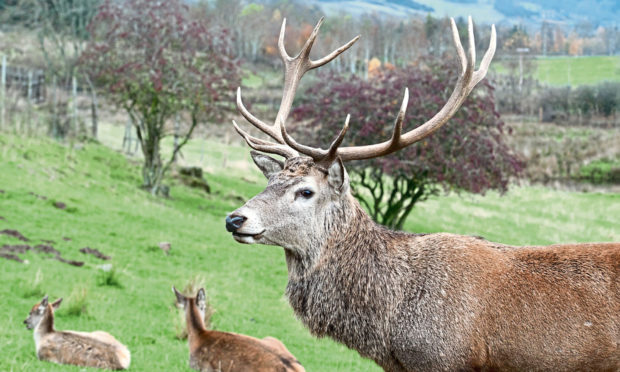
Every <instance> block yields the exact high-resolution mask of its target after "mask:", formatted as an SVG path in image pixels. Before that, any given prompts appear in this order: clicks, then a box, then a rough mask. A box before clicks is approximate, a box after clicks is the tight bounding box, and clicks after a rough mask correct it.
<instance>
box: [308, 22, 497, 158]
mask: <svg viewBox="0 0 620 372" xmlns="http://www.w3.org/2000/svg"><path fill="white" fill-rule="evenodd" d="M451 26H452V36H453V38H454V45H455V47H456V52H457V55H458V57H459V60H460V63H461V73H460V74H459V78H458V80H457V82H456V85H455V87H454V90H453V91H452V94H451V95H450V97H449V98H448V101H447V102H446V103H445V105H444V106H443V107H442V108H441V110H439V112H437V113H436V114H435V115H434V116H433V117H432V118H431V119H430V120H428V121H427V122H425V123H424V124H422V125H420V126H419V127H417V128H415V129H412V130H410V131H409V132H407V133H405V134H401V130H402V121H403V118H404V109H406V103H405V101H406V100H407V98H408V92H406V93H405V98H404V99H403V104H402V105H401V111H400V112H399V114H398V118H397V120H396V124H395V126H394V133H393V134H392V138H390V139H389V140H388V141H385V142H381V143H378V144H374V145H367V146H351V147H342V148H340V149H338V154H337V155H338V156H340V158H341V159H342V161H348V160H361V159H370V158H375V157H379V156H384V155H387V154H390V153H392V152H395V151H397V150H400V149H402V148H404V147H407V146H409V145H411V144H413V143H415V142H418V141H420V140H422V139H423V138H426V137H428V136H429V135H431V134H433V133H434V132H435V131H437V130H438V129H439V128H440V127H441V126H443V125H444V124H445V123H446V122H447V121H448V120H449V119H450V118H451V117H452V115H454V113H455V112H456V110H458V108H459V107H460V106H461V104H462V103H463V102H464V101H465V99H466V98H467V96H468V95H469V93H470V92H471V90H472V89H473V88H474V87H475V86H476V84H477V83H478V82H479V81H480V80H482V79H483V78H484V77H485V76H486V73H487V71H488V68H489V64H490V63H491V59H493V55H494V53H495V47H496V33H495V26H493V27H492V28H491V40H490V42H489V48H488V49H487V51H486V53H485V55H484V57H483V58H482V62H481V64H480V69H479V70H478V71H474V69H475V63H476V61H475V58H476V51H475V40H474V28H473V22H472V20H471V17H469V23H468V27H467V28H468V39H469V58H467V56H466V54H465V51H464V49H463V46H462V44H461V40H460V37H459V34H458V29H457V27H456V23H455V22H454V19H451ZM300 152H302V151H300Z"/></svg>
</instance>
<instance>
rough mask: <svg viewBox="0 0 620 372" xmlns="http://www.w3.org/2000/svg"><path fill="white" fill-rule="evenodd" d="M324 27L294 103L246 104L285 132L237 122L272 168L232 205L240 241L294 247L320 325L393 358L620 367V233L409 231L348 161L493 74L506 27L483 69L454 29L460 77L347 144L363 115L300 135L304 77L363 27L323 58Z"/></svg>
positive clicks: (308, 306)
mask: <svg viewBox="0 0 620 372" xmlns="http://www.w3.org/2000/svg"><path fill="white" fill-rule="evenodd" d="M320 24H321V21H320V22H319V24H318V25H317V26H316V27H315V29H314V31H313V32H312V34H311V35H310V37H309V39H308V41H307V42H306V44H305V45H304V46H303V48H302V50H301V52H300V53H299V54H298V55H297V56H296V57H294V58H293V57H290V56H288V54H287V53H286V51H285V50H284V43H283V39H284V30H285V25H284V24H283V26H282V30H281V33H280V39H279V43H278V45H279V49H280V54H281V56H282V60H283V62H284V65H285V79H284V81H285V84H284V95H283V99H282V104H281V106H280V110H279V111H278V115H277V117H276V120H275V123H274V124H273V125H267V124H266V123H264V122H262V121H261V120H259V119H258V118H256V117H255V116H254V115H252V114H251V113H249V111H248V110H247V109H246V108H245V106H244V105H243V103H242V102H241V95H240V90H239V91H238V94H237V106H238V108H239V110H240V112H241V114H242V115H243V116H244V117H245V118H246V119H247V120H248V121H249V122H250V123H251V124H253V125H254V126H255V127H257V128H258V129H260V130H261V131H262V132H263V133H265V134H267V135H269V136H270V137H271V139H270V140H269V141H268V140H263V139H259V138H256V137H253V136H251V135H250V134H248V133H247V132H245V131H243V130H242V129H241V128H240V127H239V126H238V125H237V124H236V123H234V125H235V129H236V130H237V131H238V132H239V134H240V135H241V136H242V137H243V138H244V139H245V141H246V142H247V143H248V145H249V146H250V147H252V148H253V149H254V150H258V151H261V152H266V153H272V154H277V155H280V156H283V157H284V158H285V159H286V161H285V162H281V161H279V160H277V159H274V158H272V157H270V156H267V155H264V154H261V153H258V152H252V158H253V160H254V162H255V163H256V165H257V166H258V167H259V169H260V170H261V171H262V172H263V174H264V175H265V176H266V177H267V179H268V180H269V182H268V184H267V187H266V188H265V190H264V191H262V192H261V193H260V194H258V195H256V196H255V197H254V198H252V199H250V200H249V201H247V202H246V203H245V205H243V206H242V207H241V208H239V209H237V210H235V211H234V212H232V213H231V214H230V215H228V216H227V218H226V229H227V230H228V231H230V232H231V233H232V235H233V237H234V239H235V240H236V241H238V242H240V243H246V244H252V243H261V244H270V245H277V246H281V247H283V248H284V252H285V255H286V262H287V266H288V273H289V274H288V276H289V282H288V285H287V288H286V294H287V296H288V298H289V302H290V304H291V306H292V307H293V309H294V311H295V313H296V315H297V316H298V317H299V318H300V319H301V321H302V322H303V323H304V324H305V325H306V326H307V327H308V329H309V330H310V331H311V332H312V333H313V334H314V335H316V336H319V337H322V336H329V337H331V338H333V339H335V340H337V341H339V342H342V343H343V344H345V345H347V346H348V347H350V348H352V349H355V350H357V351H358V352H359V353H360V354H361V355H362V356H365V357H367V358H371V359H373V360H374V361H375V362H376V363H377V364H379V365H380V366H382V367H383V368H384V369H385V370H386V371H394V372H401V371H551V370H553V371H620V348H619V344H620V243H593V244H569V245H552V246H546V247H512V246H506V245H502V244H498V243H492V242H489V241H486V240H484V239H482V238H477V237H470V236H461V235H454V234H445V233H441V234H417V235H416V234H408V233H403V232H397V231H390V230H387V229H385V228H384V227H381V226H379V225H377V224H375V223H374V222H373V221H372V220H371V219H370V217H369V216H368V215H367V214H366V212H364V211H363V209H362V208H361V207H360V205H359V203H358V202H357V201H356V200H355V198H354V197H353V196H352V194H351V190H350V185H349V177H348V175H347V172H346V170H345V168H344V164H343V162H344V161H348V160H363V159H369V158H373V157H380V156H384V155H387V154H390V153H392V152H394V151H397V150H399V149H402V148H404V147H406V146H409V145H411V144H413V143H415V142H417V141H419V140H421V139H423V138H425V137H427V136H429V135H431V134H432V133H433V132H435V131H436V130H438V129H439V128H440V127H441V126H442V125H444V124H445V123H446V122H447V121H448V120H449V118H450V117H451V116H452V115H453V114H454V113H455V112H456V110H457V109H458V107H459V106H460V105H461V104H462V103H463V101H464V100H465V99H466V97H467V95H468V94H469V93H470V92H471V90H472V89H473V88H474V86H475V85H476V84H477V83H478V82H479V81H480V80H481V79H483V78H484V76H485V74H486V71H487V69H488V67H489V63H490V61H491V59H492V57H493V53H494V50H495V29H494V28H492V31H491V38H490V40H491V41H490V46H489V49H488V50H487V52H486V53H485V55H484V57H483V59H482V62H481V64H480V69H479V70H475V68H474V65H475V55H476V53H475V47H474V45H475V42H474V36H473V25H472V21H471V18H470V19H469V27H468V33H469V51H468V53H467V54H466V53H465V51H464V50H463V47H462V45H461V42H460V39H459V36H458V30H457V28H456V25H455V23H454V21H452V34H453V37H454V42H455V46H456V49H457V54H458V57H459V60H460V62H461V73H460V75H459V78H458V80H457V82H456V86H455V89H454V91H453V93H452V95H451V96H450V98H449V99H448V101H447V102H446V104H445V105H444V107H442V108H441V109H440V110H439V112H438V113H437V114H436V115H435V116H433V117H432V118H431V119H429V120H428V121H427V122H425V123H423V124H422V125H420V126H418V127H416V128H414V129H411V130H410V131H408V132H406V133H402V130H403V128H402V124H403V118H404V115H405V110H406V107H407V99H408V94H407V91H406V92H405V98H404V99H403V104H402V105H401V109H400V111H399V113H398V115H397V118H396V123H395V125H394V130H393V134H392V137H391V138H390V139H389V140H388V141H385V142H381V143H378V144H374V145H367V146H351V147H344V148H341V147H340V144H341V143H342V140H343V137H344V135H345V133H346V131H347V129H348V126H349V117H347V119H346V120H345V124H344V127H343V129H342V131H341V132H340V134H339V135H338V136H337V138H336V139H335V140H334V141H333V142H332V144H331V145H330V146H329V148H328V149H327V150H323V149H320V148H312V147H309V146H305V145H302V144H299V143H297V142H296V141H295V140H294V139H293V138H291V137H290V135H288V134H287V131H286V128H285V121H286V118H287V116H288V113H289V111H290V108H291V104H292V101H293V98H292V97H293V96H294V93H295V90H296V86H297V83H298V81H299V79H301V76H302V75H303V74H304V73H305V72H306V71H308V70H310V69H312V68H315V67H318V66H320V65H322V64H325V63H327V62H329V61H330V60H331V59H333V58H335V57H336V56H337V55H338V54H340V53H342V52H343V51H344V50H346V49H347V48H348V47H350V46H351V44H352V43H353V42H354V41H355V40H356V39H354V40H353V41H351V42H349V43H348V44H346V45H344V46H343V47H341V48H339V49H337V50H336V51H334V52H332V53H330V54H329V55H328V56H327V57H324V58H322V59H320V60H318V61H312V60H310V59H309V53H310V48H311V47H312V44H313V43H314V40H315V38H316V35H317V32H318V27H319V26H320Z"/></svg>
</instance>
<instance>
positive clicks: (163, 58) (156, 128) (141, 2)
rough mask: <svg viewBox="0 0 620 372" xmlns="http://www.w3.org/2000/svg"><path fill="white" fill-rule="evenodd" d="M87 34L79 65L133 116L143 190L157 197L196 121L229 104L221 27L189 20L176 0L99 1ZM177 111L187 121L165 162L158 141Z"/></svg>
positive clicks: (234, 73) (234, 69)
mask: <svg viewBox="0 0 620 372" xmlns="http://www.w3.org/2000/svg"><path fill="white" fill-rule="evenodd" d="M89 31H90V33H91V41H90V43H89V45H88V46H87V49H86V51H85V52H84V54H83V56H82V62H83V64H84V66H85V67H86V68H88V69H89V70H90V71H92V72H93V77H94V80H95V82H96V83H97V84H99V85H100V86H102V87H103V88H104V89H103V90H104V91H105V92H106V94H108V95H109V97H110V99H111V100H112V101H113V102H115V103H116V104H117V105H118V106H119V107H122V108H123V109H124V110H125V111H127V113H128V114H129V116H130V117H131V119H132V120H133V123H134V125H135V128H136V132H137V137H138V139H139V141H140V144H141V147H142V153H143V154H144V165H143V171H142V175H143V187H144V188H145V189H147V190H149V191H150V192H151V193H153V194H159V193H161V192H162V191H164V190H165V188H162V185H161V182H162V178H163V176H164V174H165V173H166V171H167V170H168V168H169V167H170V164H171V163H172V161H173V159H174V158H175V157H176V155H177V153H178V152H179V150H180V149H181V148H182V147H183V146H184V145H185V144H186V143H187V141H188V140H189V138H190V137H191V135H192V133H193V131H194V129H195V128H196V126H197V125H198V124H199V123H200V122H204V121H206V120H214V119H217V118H219V117H220V116H221V115H222V114H224V112H225V111H226V109H228V108H229V105H230V102H233V99H232V97H231V96H230V95H231V94H232V93H233V92H234V88H235V87H237V86H238V85H239V66H238V62H237V61H236V60H235V58H234V57H233V56H232V55H231V54H229V51H230V50H231V48H230V46H229V37H228V32H227V31H226V30H225V29H220V28H215V27H209V25H208V24H206V22H205V21H202V20H192V19H190V17H189V12H188V8H187V6H186V5H185V4H184V3H183V2H182V1H181V0H169V1H149V0H128V1H126V2H124V3H123V4H122V5H121V4H119V3H118V2H116V1H113V0H106V1H105V2H104V3H103V4H102V6H101V7H100V9H99V12H98V13H97V15H96V16H95V17H94V18H93V21H92V23H91V24H90V25H89ZM177 114H182V115H183V116H182V117H184V118H186V119H187V120H188V121H189V124H188V125H187V126H186V130H185V132H184V134H183V135H181V136H180V138H181V140H180V141H178V143H177V144H176V145H175V146H174V148H173V150H172V155H171V156H170V158H169V159H168V160H167V161H166V162H164V161H162V154H161V151H160V142H161V140H162V138H163V137H164V136H166V135H169V134H171V133H170V130H169V126H167V123H168V121H169V120H170V119H171V118H173V117H176V116H177ZM177 135H179V133H177Z"/></svg>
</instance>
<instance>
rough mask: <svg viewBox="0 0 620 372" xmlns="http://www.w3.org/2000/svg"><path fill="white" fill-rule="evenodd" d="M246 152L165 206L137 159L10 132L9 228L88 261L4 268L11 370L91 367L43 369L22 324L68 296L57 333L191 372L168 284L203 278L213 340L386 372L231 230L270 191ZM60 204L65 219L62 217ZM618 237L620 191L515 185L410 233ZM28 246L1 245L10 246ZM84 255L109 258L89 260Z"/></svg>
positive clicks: (6, 355)
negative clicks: (146, 186) (291, 299)
mask: <svg viewBox="0 0 620 372" xmlns="http://www.w3.org/2000/svg"><path fill="white" fill-rule="evenodd" d="M119 142H120V141H119ZM196 149H200V143H199V142H197V143H193V144H191V145H190V147H188V151H187V153H188V156H189V154H191V153H193V152H194V151H195V150H196ZM240 149H241V148H240V147H232V148H229V149H228V152H227V150H226V148H225V147H224V146H223V145H222V147H218V146H215V145H214V146H208V149H207V152H206V153H207V155H209V156H211V155H213V154H216V153H219V154H220V156H224V157H228V158H229V159H232V160H235V162H232V161H229V162H228V163H227V164H228V166H229V167H230V168H226V169H225V170H223V171H220V172H219V173H217V174H216V173H210V174H207V178H208V180H209V182H210V184H211V186H212V189H213V193H212V194H210V195H206V194H204V193H201V192H199V191H197V190H192V189H188V188H185V187H183V186H181V185H179V184H177V183H176V182H174V181H170V180H169V182H172V190H171V194H172V198H171V199H158V198H154V197H152V196H150V195H149V194H147V193H145V192H143V191H141V190H139V188H138V187H137V186H138V185H139V184H140V178H139V174H140V173H139V167H138V162H137V161H135V160H134V161H127V159H126V158H125V157H124V156H122V155H120V154H119V153H118V152H115V151H113V150H110V149H109V148H108V147H105V146H102V145H98V144H92V143H89V144H85V145H84V146H83V147H81V146H80V147H72V146H68V145H61V144H58V143H55V142H52V141H49V140H41V139H24V138H19V137H16V136H12V135H6V134H0V159H2V160H1V161H0V189H2V190H3V191H4V193H0V216H2V217H4V219H0V230H3V229H17V230H19V231H20V232H21V233H22V234H24V235H25V236H27V237H28V238H30V239H31V242H29V244H31V245H35V244H39V243H40V242H41V241H40V239H51V240H54V241H55V242H56V244H54V247H55V248H56V249H58V250H59V251H60V252H61V253H62V255H63V257H64V258H66V259H73V260H80V261H84V262H85V265H84V266H83V267H74V266H69V265H67V264H64V263H61V262H59V261H56V260H51V259H48V258H47V257H45V256H44V255H39V254H36V253H32V252H29V253H27V254H24V255H22V258H24V259H27V260H28V263H27V264H21V263H17V262H14V261H7V260H1V261H0V262H1V265H2V271H1V272H0V282H2V283H3V285H2V286H0V298H1V299H2V301H0V313H1V314H3V317H2V321H0V345H3V347H2V350H3V356H2V357H0V370H1V371H34V370H36V371H78V370H82V369H81V368H77V367H68V366H56V365H52V364H49V363H44V362H40V361H38V360H37V359H36V356H35V353H34V342H33V339H32V332H31V331H28V330H26V329H25V327H24V325H23V323H22V321H23V319H25V318H26V316H27V314H28V311H29V309H30V308H31V307H32V305H33V304H34V303H36V302H37V301H39V300H40V296H41V295H42V294H43V293H46V294H49V295H50V300H55V299H56V298H57V297H64V299H65V302H64V303H63V304H62V306H61V307H60V309H59V311H58V313H57V320H56V325H57V327H58V328H59V329H74V330H80V331H94V330H97V329H101V330H106V331H108V332H110V333H111V334H113V335H114V336H116V337H117V338H118V339H119V340H120V341H121V342H123V343H125V344H126V345H127V346H128V347H129V349H130V350H131V352H132V365H131V370H135V371H186V370H189V368H188V363H187V360H188V349H187V344H186V342H185V341H180V340H178V339H177V338H176V337H175V334H176V331H177V330H178V329H177V328H175V327H178V324H176V323H175V322H177V321H178V315H177V314H176V313H175V311H177V310H176V309H175V308H174V307H173V300H174V296H173V294H172V292H171V290H170V287H171V285H173V284H174V285H176V286H177V288H182V287H183V286H184V285H185V283H187V281H188V280H190V279H191V278H192V277H195V276H196V275H200V276H202V277H204V278H205V283H206V290H207V294H208V297H209V299H210V301H211V305H212V306H213V307H214V309H215V314H214V315H213V318H212V321H213V325H214V327H215V328H216V329H219V330H225V331H232V332H239V333H245V334H249V335H252V336H256V337H265V336H275V337H278V338H279V339H281V340H282V341H283V342H284V343H285V344H286V345H287V347H288V348H289V349H290V350H291V352H292V353H293V354H294V355H296V356H297V357H298V358H299V359H300V360H301V362H302V363H303V364H304V366H305V367H306V369H307V370H308V371H379V368H377V367H376V366H375V365H374V364H373V363H372V362H370V361H367V360H364V359H362V358H361V357H359V355H358V354H357V353H356V352H354V351H351V350H348V349H347V348H346V347H344V346H342V345H339V344H336V343H334V342H332V341H330V340H327V339H320V340H319V339H315V338H313V337H312V336H310V334H309V332H308V331H307V330H306V329H304V327H303V326H302V325H301V323H300V322H298V321H297V320H296V319H295V317H294V315H293V312H292V310H291V308H290V306H289V305H288V303H287V301H286V299H285V298H284V296H283V293H284V288H285V285H286V280H287V278H286V276H287V274H286V265H285V262H284V255H283V253H282V250H281V249H280V248H277V247H267V246H259V245H252V246H247V245H240V244H237V243H235V242H234V241H233V240H232V238H231V237H230V235H229V234H228V233H227V232H226V231H225V229H224V216H225V215H226V213H227V212H229V211H231V210H233V209H235V208H237V207H238V206H240V205H241V204H242V203H243V201H244V200H246V199H247V198H249V197H251V196H253V195H255V194H256V193H258V192H260V191H261V190H262V189H263V187H264V185H265V181H264V179H262V178H261V177H260V176H259V173H258V172H257V171H256V170H255V169H253V168H250V167H248V168H240V169H237V170H236V171H234V168H233V165H231V164H242V163H243V162H247V164H246V166H248V165H249V164H250V163H249V161H250V160H248V159H247V153H248V151H247V149H243V151H242V152H241V151H238V150H240ZM195 155H196V154H194V156H195ZM214 157H215V155H214ZM220 162H221V159H220V160H214V162H213V163H210V164H211V165H210V166H211V167H215V166H216V165H217V164H219V163H220ZM207 165H209V164H207ZM235 167H236V165H235ZM207 168H208V169H209V167H207ZM31 192H32V193H35V194H38V195H41V196H45V197H47V199H45V200H43V199H42V198H38V197H36V196H35V195H32V194H31ZM52 201H62V202H64V203H66V204H67V206H68V208H67V209H64V210H62V209H58V208H55V207H54V206H53V205H52ZM618 226H620V195H618V194H595V193H588V194H586V193H573V192H560V191H551V190H547V189H544V188H537V187H520V188H516V189H514V190H513V191H511V192H509V193H508V194H507V195H506V196H504V197H500V196H498V195H496V194H488V195H487V196H485V197H477V196H476V197H472V196H470V195H464V196H463V197H458V196H454V195H452V196H448V197H438V198H433V199H432V200H429V201H428V202H425V203H423V204H420V205H419V207H417V208H416V209H415V210H414V212H413V213H412V215H411V216H410V218H409V220H408V221H407V223H406V225H405V227H406V229H407V230H410V231H417V232H435V231H449V232H454V233H463V234H473V235H482V236H484V237H486V238H488V239H491V240H495V241H499V242H502V243H509V244H549V243H559V242H584V241H620V228H619V227H618ZM63 237H68V238H71V240H69V241H65V240H63ZM162 241H167V242H171V244H172V249H171V252H170V255H165V254H164V253H163V252H162V251H161V250H159V248H157V245H158V243H159V242H162ZM18 243H20V242H19V241H18V240H16V239H15V238H12V237H9V236H6V235H0V245H2V244H18ZM84 246H89V247H91V248H96V249H99V250H100V251H101V252H103V253H104V254H107V255H110V256H112V260H111V261H100V260H98V259H97V258H95V257H93V256H87V255H83V254H81V253H79V252H78V250H79V248H81V247H84ZM104 263H111V264H112V267H113V269H114V273H113V274H102V270H101V269H100V268H99V267H98V266H100V265H102V264H104Z"/></svg>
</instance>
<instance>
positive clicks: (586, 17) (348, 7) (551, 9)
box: [308, 0, 620, 27]
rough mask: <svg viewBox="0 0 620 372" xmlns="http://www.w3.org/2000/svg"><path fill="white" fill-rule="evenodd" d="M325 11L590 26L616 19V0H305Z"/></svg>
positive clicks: (619, 18)
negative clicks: (545, 20)
mask: <svg viewBox="0 0 620 372" xmlns="http://www.w3.org/2000/svg"><path fill="white" fill-rule="evenodd" d="M308 3H310V4H314V5H317V6H319V7H320V8H321V9H322V10H323V11H324V12H325V13H327V14H328V15H337V14H338V13H341V12H345V13H350V14H358V15H359V14H363V13H373V12H374V13H377V14H382V15H386V16H391V17H407V16H409V15H411V14H429V13H430V14H432V15H434V16H436V17H443V16H450V17H466V16H468V15H472V16H473V17H474V19H475V20H476V21H478V22H483V23H496V24H502V23H507V24H515V23H522V24H525V25H529V26H536V25H540V23H541V21H542V20H543V19H547V20H550V21H553V22H560V23H565V24H567V25H575V24H578V23H581V22H589V23H590V24H591V25H592V26H594V27H596V26H599V25H602V26H613V25H615V24H617V23H620V1H618V0H588V1H584V0H537V1H535V0H530V1H524V0H308Z"/></svg>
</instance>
